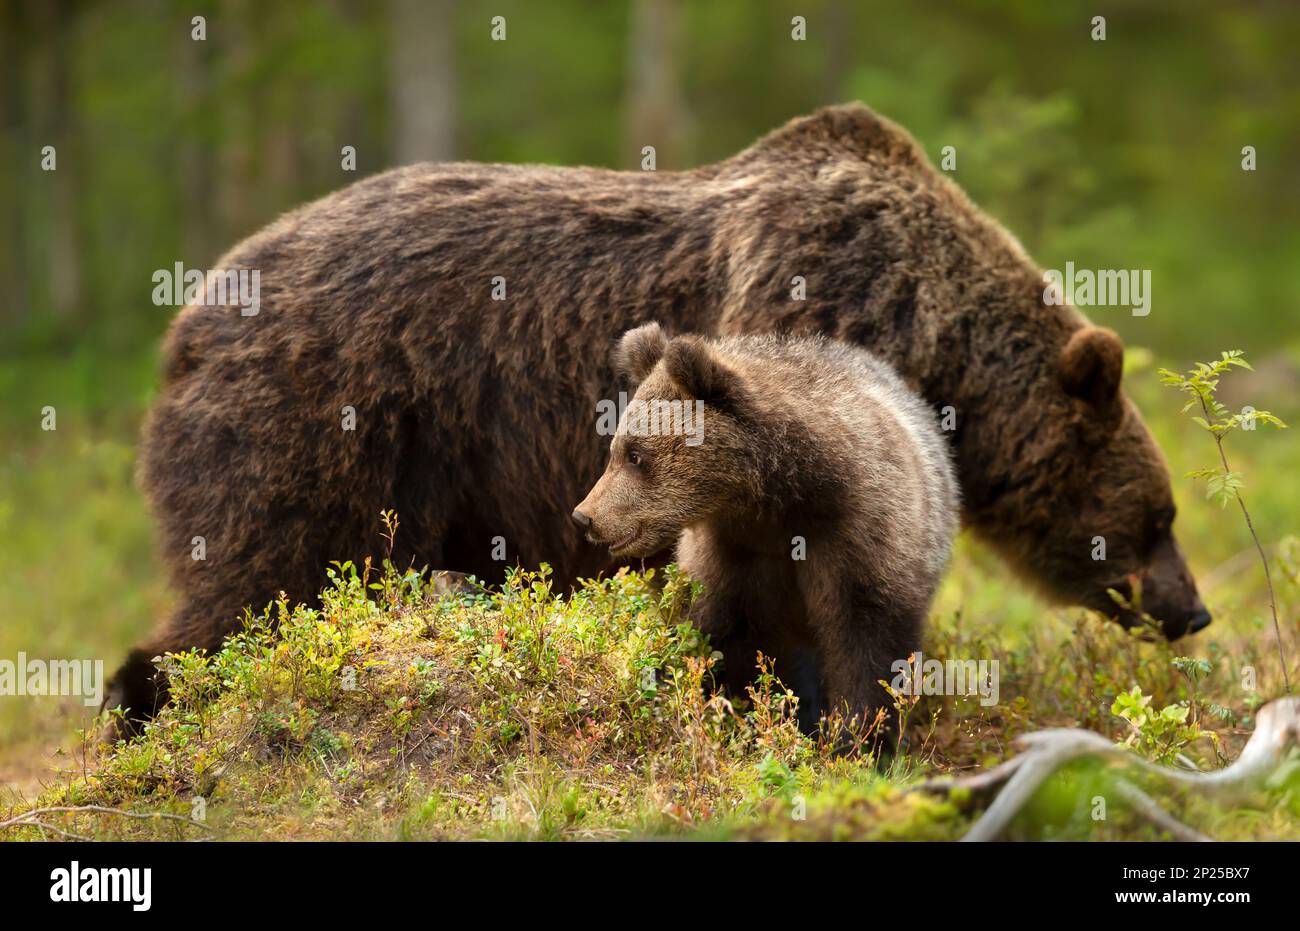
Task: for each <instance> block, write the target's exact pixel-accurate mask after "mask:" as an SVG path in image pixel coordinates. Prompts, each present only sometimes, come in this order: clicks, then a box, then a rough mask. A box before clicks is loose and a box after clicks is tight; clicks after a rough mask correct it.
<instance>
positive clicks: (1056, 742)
mask: <svg viewBox="0 0 1300 931" xmlns="http://www.w3.org/2000/svg"><path fill="white" fill-rule="evenodd" d="M1016 743H1017V744H1018V745H1019V746H1021V747H1024V752H1023V753H1021V754H1020V755H1019V756H1016V757H1013V758H1012V759H1010V760H1008V761H1007V762H1005V763H1002V764H1000V765H998V766H995V767H994V768H993V769H990V770H988V771H986V772H983V773H977V774H976V775H973V776H966V777H962V778H957V779H935V780H931V781H929V782H926V783H922V784H921V785H920V786H918V787H917V789H918V791H924V792H936V793H948V792H951V791H952V790H953V789H966V790H969V791H970V792H971V793H973V794H974V795H975V796H988V795H993V794H994V793H996V797H995V798H994V799H993V802H992V804H990V805H989V806H988V808H987V809H986V810H985V812H984V814H983V816H981V817H980V819H979V820H978V821H976V822H975V824H974V826H972V827H971V829H970V831H968V832H967V834H966V836H965V837H963V838H962V840H964V841H990V840H994V839H996V838H997V837H999V836H1000V835H1001V834H1002V832H1003V831H1004V830H1006V827H1007V825H1008V824H1009V823H1010V822H1011V819H1012V818H1014V817H1015V816H1016V814H1017V813H1018V812H1019V811H1020V810H1021V809H1022V808H1024V806H1025V805H1026V804H1027V803H1028V801H1029V799H1030V798H1031V797H1032V796H1033V794H1034V793H1035V792H1036V791H1037V790H1038V787H1039V786H1041V785H1042V784H1043V782H1044V781H1046V780H1047V779H1048V777H1050V776H1051V775H1052V774H1053V773H1055V772H1056V771H1057V770H1059V769H1061V768H1062V767H1063V766H1065V765H1066V764H1068V763H1070V762H1073V761H1074V760H1078V759H1082V758H1085V757H1091V758H1093V759H1101V760H1108V761H1113V762H1116V763H1119V764H1121V765H1123V766H1127V767H1131V768H1133V769H1136V770H1141V771H1145V772H1147V773H1151V774H1154V775H1156V776H1158V777H1160V778H1162V779H1167V780H1169V781H1171V782H1177V783H1182V784H1183V785H1187V786H1194V787H1196V789H1197V790H1198V791H1199V792H1201V793H1203V794H1207V795H1213V796H1215V797H1218V798H1222V799H1231V798H1234V797H1239V796H1241V795H1243V794H1245V793H1248V792H1251V791H1253V790H1254V789H1256V788H1258V787H1259V786H1260V785H1261V784H1262V783H1263V782H1264V781H1265V780H1267V779H1268V777H1269V776H1270V775H1272V774H1273V772H1274V771H1276V770H1277V768H1278V767H1279V766H1280V765H1281V763H1282V762H1283V760H1284V759H1285V757H1286V755H1287V754H1288V752H1289V751H1290V750H1292V749H1293V748H1296V747H1298V746H1300V697H1294V696H1289V697H1287V698H1281V699H1278V700H1277V701H1273V702H1270V703H1269V704H1267V705H1265V706H1264V707H1263V708H1261V709H1259V713H1258V714H1257V715H1256V719H1255V733H1253V734H1251V736H1250V740H1248V741H1247V742H1246V746H1245V747H1244V748H1243V749H1242V751H1241V756H1239V757H1238V758H1237V759H1236V761H1235V762H1234V763H1232V764H1231V765H1229V766H1227V767H1224V768H1223V769H1220V770H1216V771H1215V772H1210V773H1199V772H1188V771H1185V770H1179V769H1170V768H1168V767H1165V766H1157V765H1156V764H1154V763H1149V762H1147V761H1146V760H1144V759H1142V758H1141V757H1138V756H1136V755H1135V754H1133V753H1131V752H1130V751H1128V750H1126V749H1125V748H1123V747H1121V746H1118V745H1116V744H1114V743H1112V742H1111V741H1109V740H1108V739H1106V738H1105V737H1102V736H1101V735H1100V734H1094V733H1093V732H1092V731H1085V730H1079V729H1076V728H1051V729H1048V730H1043V731H1037V732H1035V733H1033V734H1025V735H1024V736H1023V737H1020V738H1019V739H1018V740H1017V741H1016ZM999 789H1000V790H1001V791H999ZM1118 793H1119V795H1120V796H1121V798H1123V799H1124V800H1125V801H1126V802H1127V803H1128V804H1129V805H1130V806H1131V807H1132V808H1133V810H1134V811H1136V812H1137V813H1138V814H1139V815H1141V816H1142V817H1144V818H1146V819H1147V820H1149V821H1151V822H1153V823H1154V824H1156V825H1157V826H1159V827H1160V828H1162V829H1164V830H1166V831H1168V832H1169V833H1170V834H1171V835H1173V836H1174V837H1176V838H1178V839H1179V840H1189V841H1190V840H1197V841H1205V840H1211V838H1209V837H1206V836H1205V835H1204V834H1201V833H1200V832H1198V831H1195V830H1193V829H1192V828H1189V827H1187V826H1186V825H1184V824H1182V823H1181V822H1179V821H1178V820H1177V819H1175V818H1174V817H1173V816H1172V815H1170V814H1168V813H1167V812H1165V811H1164V810H1163V809H1161V808H1160V806H1159V805H1157V804H1156V803H1155V802H1154V801H1153V800H1152V799H1151V798H1150V797H1149V796H1148V795H1146V793H1144V792H1142V791H1141V790H1140V789H1138V788H1137V787H1136V786H1134V785H1133V784H1132V783H1131V782H1128V781H1126V780H1124V779H1122V778H1121V779H1120V780H1119V782H1118Z"/></svg>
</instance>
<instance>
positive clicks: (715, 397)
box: [664, 336, 743, 412]
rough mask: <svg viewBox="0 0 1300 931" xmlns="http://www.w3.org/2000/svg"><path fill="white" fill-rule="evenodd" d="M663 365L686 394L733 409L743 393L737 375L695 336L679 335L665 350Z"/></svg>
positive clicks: (669, 375) (713, 404)
mask: <svg viewBox="0 0 1300 931" xmlns="http://www.w3.org/2000/svg"><path fill="white" fill-rule="evenodd" d="M664 369H665V371H667V373H668V377H669V378H671V379H672V381H673V384H675V385H676V386H677V387H678V388H680V389H681V390H682V391H683V392H685V394H686V395H687V396H688V397H690V398H694V399H696V400H699V401H703V402H704V403H706V404H711V405H712V406H714V407H718V408H724V409H728V410H731V411H733V412H734V411H735V410H736V409H737V407H738V405H739V402H740V399H741V397H742V395H743V389H742V387H741V384H740V377H739V376H738V375H737V374H736V373H735V372H733V371H731V369H729V368H727V367H726V366H725V365H723V364H722V362H721V361H720V360H719V359H718V357H717V356H716V355H715V354H714V352H713V350H712V349H710V348H709V346H708V344H706V343H705V342H704V340H702V339H700V338H699V337H698V336H679V337H677V338H676V339H674V340H673V341H672V342H670V343H669V344H668V348H667V349H665V350H664Z"/></svg>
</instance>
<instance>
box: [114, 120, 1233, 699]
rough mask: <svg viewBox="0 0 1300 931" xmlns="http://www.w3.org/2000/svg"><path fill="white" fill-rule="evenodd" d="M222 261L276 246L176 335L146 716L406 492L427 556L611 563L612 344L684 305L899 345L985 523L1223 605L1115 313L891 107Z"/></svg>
mask: <svg viewBox="0 0 1300 931" xmlns="http://www.w3.org/2000/svg"><path fill="white" fill-rule="evenodd" d="M218 269H219V270H221V271H225V272H229V271H233V270H241V269H245V270H257V271H258V272H259V273H260V295H259V298H260V300H259V304H258V307H257V308H256V309H257V312H256V313H255V314H253V313H249V309H247V308H245V309H243V310H241V308H239V307H236V306H201V305H192V306H187V307H186V308H185V309H184V310H183V311H182V312H181V313H180V314H179V315H178V316H177V318H176V320H175V322H174V323H173V324H172V327H171V330H170V332H169V334H168V337H167V343H166V350H165V363H164V383H163V386H162V389H161V392H160V394H159V397H158V399H157V401H156V403H155V405H154V407H153V410H152V412H151V414H150V417H149V419H148V422H147V424H146V426H145V430H144V438H143V444H142V466H141V475H142V482H143V486H144V489H145V491H146V493H147V494H148V496H149V498H150V500H151V502H152V505H153V509H154V511H155V514H156V515H157V518H158V523H159V530H160V540H159V542H160V550H161V554H162V557H163V560H164V562H165V563H166V565H167V566H168V568H169V570H170V574H171V577H172V582H173V584H174V586H175V589H176V591H177V594H178V596H179V604H178V606H177V608H176V611H175V614H174V615H173V616H172V618H171V620H170V622H169V623H168V624H167V625H166V627H165V628H164V629H163V630H162V631H161V632H160V633H159V634H158V636H157V637H156V638H154V639H153V640H152V641H151V642H149V643H147V644H146V645H144V646H142V647H140V648H139V649H137V650H135V651H133V652H132V653H131V654H130V656H129V657H128V659H127V661H126V663H125V665H124V666H123V667H122V668H121V670H119V672H118V674H117V676H116V677H115V679H114V683H113V687H112V688H111V689H110V691H109V697H108V702H107V704H108V705H109V707H113V706H115V705H116V704H117V703H119V702H120V703H121V704H122V705H124V706H126V707H129V708H130V709H131V714H132V716H136V717H138V716H143V715H148V714H149V713H150V712H151V711H152V709H153V708H154V706H155V704H156V702H158V701H159V700H161V699H162V698H163V697H164V694H165V693H164V692H161V691H160V688H162V687H163V686H160V684H158V683H157V681H156V679H155V674H154V673H155V670H154V667H153V665H152V663H151V662H150V658H151V657H153V656H155V655H157V654H158V653H160V652H163V651H166V650H180V649H183V648H186V647H204V648H207V649H213V648H215V647H217V646H218V645H219V644H220V643H221V640H222V638H223V637H225V636H226V635H227V634H228V633H230V632H231V630H232V629H234V628H235V627H236V626H237V623H238V621H237V618H238V617H239V615H240V612H241V609H242V608H243V606H245V605H248V604H252V605H257V606H260V605H263V604H265V603H266V602H267V601H268V600H270V599H271V598H273V597H274V596H275V595H276V593H277V592H280V591H282V590H283V591H285V592H287V593H288V594H289V595H290V596H291V597H293V598H299V599H311V598H312V597H314V594H315V592H316V591H317V590H318V588H319V587H320V586H321V584H322V582H323V579H324V576H323V570H324V568H325V567H326V566H327V564H328V563H329V561H331V560H335V559H347V558H356V557H357V556H359V555H361V554H364V553H368V552H376V551H377V548H378V547H379V546H380V540H379V539H378V537H377V531H378V520H377V517H378V514H379V512H380V510H381V509H383V508H395V509H396V510H397V511H398V512H399V514H400V516H401V520H402V530H401V532H400V534H399V536H398V540H397V551H396V552H395V554H394V556H395V558H396V559H397V560H400V561H402V562H405V561H406V560H414V561H415V563H416V565H417V566H419V565H429V566H434V567H442V568H448V569H455V570H460V571H463V572H472V573H474V574H476V575H478V576H480V577H483V578H487V579H492V578H497V577H499V576H500V575H501V572H502V569H503V567H504V566H505V565H507V564H513V563H515V562H519V563H522V564H524V565H533V564H536V563H539V562H541V561H547V562H549V563H550V564H551V565H552V566H553V567H554V568H555V575H556V578H557V579H558V580H559V581H560V582H561V583H564V582H567V581H569V580H572V579H574V578H576V577H578V576H579V575H594V574H595V573H597V572H599V571H601V570H602V569H607V568H609V567H610V557H609V554H608V552H607V551H605V550H602V549H600V548H598V547H595V546H593V545H592V544H589V543H587V542H585V541H584V540H583V538H582V536H581V534H579V533H578V532H577V530H576V528H574V527H573V526H572V525H571V523H570V521H569V513H570V511H571V510H572V508H573V502H575V501H577V500H579V499H580V498H581V497H582V495H583V493H584V492H585V491H586V489H587V488H589V487H590V486H591V485H592V483H593V482H595V480H596V479H597V478H598V477H599V476H600V474H601V471H602V467H603V465H604V458H605V456H606V454H607V447H608V442H609V440H608V437H607V436H602V435H600V434H599V433H598V431H597V429H596V425H597V422H598V418H597V413H596V408H597V403H598V402H599V401H600V400H602V399H609V398H612V397H614V396H615V393H616V391H617V389H618V386H617V384H616V381H615V375H614V371H613V368H612V365H611V363H610V348H611V346H612V345H613V342H614V340H615V339H616V338H617V336H618V335H619V334H621V333H623V332H624V331H626V330H628V329H630V328H632V327H634V326H636V325H638V324H640V323H644V322H648V321H652V320H655V321H660V322H661V323H663V324H665V325H666V326H667V327H669V328H670V330H674V331H693V332H698V333H711V334H733V333H761V332H789V333H793V334H809V333H821V334H825V335H827V336H831V337H836V338H839V339H843V340H847V341H850V342H854V343H859V344H861V345H863V346H866V347H869V348H870V349H871V350H873V351H874V352H875V353H876V354H878V355H880V356H881V357H883V358H884V359H886V360H887V361H888V362H890V363H892V365H893V366H894V367H895V368H896V369H897V370H898V371H899V372H900V373H901V374H902V376H903V377H904V378H905V379H906V380H907V382H908V383H909V384H910V385H911V386H912V387H913V388H914V389H915V390H917V391H919V392H920V394H921V395H922V396H923V397H924V398H925V399H926V400H927V401H929V402H930V403H931V404H932V405H934V406H935V407H936V408H940V409H941V408H944V407H951V408H952V413H953V414H954V415H955V419H956V428H955V430H954V431H953V432H952V433H951V435H950V441H951V445H952V451H953V456H954V462H955V464H956V467H957V473H958V477H959V480H960V483H961V488H962V504H963V520H964V522H965V523H966V524H967V525H968V526H970V527H972V528H974V530H975V531H976V532H977V533H978V534H980V535H981V536H982V537H983V538H985V539H986V540H988V541H990V542H991V543H992V544H993V545H994V546H995V547H996V548H997V549H998V550H999V551H1000V552H1001V553H1002V554H1003V555H1004V556H1005V557H1006V559H1007V560H1008V561H1009V562H1010V563H1011V564H1012V565H1013V566H1015V567H1016V568H1017V569H1018V570H1019V571H1020V572H1022V573H1023V574H1024V575H1025V576H1026V577H1027V578H1029V579H1030V580H1032V581H1034V582H1036V583H1037V584H1038V586H1039V588H1041V589H1042V590H1043V591H1045V592H1046V593H1048V594H1049V595H1051V596H1052V597H1054V598H1056V599H1058V600H1060V601H1063V602H1067V603H1075V604H1083V605H1088V606H1091V607H1094V608H1097V609H1099V610H1101V611H1106V612H1109V613H1115V608H1114V604H1113V602H1112V600H1111V598H1110V597H1109V596H1108V595H1107V594H1106V589H1107V588H1109V587H1113V588H1116V589H1119V590H1121V591H1127V590H1128V589H1129V584H1130V582H1129V580H1130V578H1134V577H1140V578H1141V579H1142V597H1143V600H1144V605H1145V607H1146V609H1147V610H1148V611H1149V612H1150V613H1152V614H1153V615H1154V616H1156V617H1158V618H1160V619H1161V620H1162V621H1163V623H1164V630H1165V633H1166V634H1167V635H1168V636H1170V637H1177V636H1180V635H1181V634H1183V633H1184V632H1185V631H1187V630H1188V629H1189V628H1190V629H1196V628H1197V627H1199V626H1204V624H1205V623H1208V621H1209V615H1208V614H1207V613H1206V612H1205V609H1204V607H1203V606H1202V604H1201V601H1200V599H1199V597H1198V596H1197V593H1196V588H1195V585H1194V583H1193V581H1192V578H1191V576H1190V574H1189V573H1188V570H1187V568H1186V565H1185V564H1184V562H1183V559H1182V556H1181V554H1180V553H1179V551H1178V548H1177V545H1176V543H1175V542H1174V538H1173V536H1172V534H1171V523H1172V520H1173V516H1174V513H1173V500H1172V496H1171V493H1170V487H1169V477H1168V471H1167V469H1166V467H1165V464H1164V461H1163V459H1162V457H1161V455H1160V452H1159V450H1158V449H1157V447H1156V445H1155V443H1154V442H1153V440H1152V439H1151V436H1150V434H1149V433H1148V432H1147V429H1146V427H1145V425H1144V424H1143V422H1142V420H1141V418H1140V416H1139V415H1138V413H1137V411H1136V410H1135V409H1134V408H1133V406H1132V404H1130V403H1129V401H1128V400H1127V399H1126V398H1125V397H1124V395H1123V393H1122V392H1121V390H1120V385H1119V381H1120V369H1121V346H1120V344H1119V341H1118V340H1117V339H1116V337H1115V335H1114V334H1113V333H1111V332H1110V331H1108V330H1103V329H1099V328H1095V327H1092V326H1090V325H1089V324H1088V323H1087V321H1086V320H1084V318H1083V317H1082V316H1081V315H1080V314H1079V313H1078V312H1076V311H1075V310H1074V309H1072V308H1069V307H1062V306H1055V305H1046V304H1045V303H1044V299H1043V296H1044V282H1043V277H1042V275H1041V273H1040V271H1039V270H1038V269H1037V268H1036V267H1035V266H1034V264H1033V262H1032V261H1031V260H1030V259H1029V258H1028V256H1026V255H1025V253H1024V251H1023V250H1022V249H1021V248H1020V246H1019V244H1018V243H1017V242H1016V241H1015V239H1014V238H1012V237H1011V236H1010V235H1008V234H1007V233H1006V232H1005V231H1004V230H1003V229H1002V228H1001V227H1000V226H999V225H998V224H997V223H995V222H994V221H992V220H991V219H989V218H988V217H986V216H985V215H984V214H982V213H981V212H980V211H979V210H978V209H976V208H975V207H974V206H973V205H972V204H971V203H970V201H969V200H968V199H967V198H966V197H965V195H964V194H962V192H961V191H960V190H959V189H958V188H957V187H956V186H955V185H954V184H953V183H952V182H950V181H949V180H948V179H947V178H946V177H945V176H943V175H942V174H940V173H939V172H937V171H936V170H935V169H934V168H933V167H932V166H931V165H930V164H929V162H928V161H927V160H926V158H925V156H924V154H923V153H922V151H921V149H920V148H919V147H918V146H917V144H916V143H915V142H914V141H913V140H912V139H911V137H910V136H909V135H908V134H907V133H906V132H905V131H904V130H902V129H900V128H899V127H897V126H895V125H894V124H893V123H891V122H889V121H887V120H885V119H883V118H881V117H879V116H877V115H876V114H875V113H873V112H871V111H870V110H868V109H867V108H865V107H863V106H860V105H849V106H842V107H832V108H828V109H824V110H820V111H818V112H817V113H815V114H813V115H811V116H808V117H805V118H801V119H796V120H794V121H792V122H790V123H788V124H787V125H785V126H784V127H782V128H781V129H778V130H776V131H775V132H773V133H771V134H770V135H768V136H766V137H765V138H763V139H761V140H759V141H758V142H757V143H756V144H755V145H753V146H752V147H750V148H749V149H746V150H745V151H743V152H741V153H740V154H738V155H736V156H735V157H733V158H730V159H727V160H726V161H723V162H719V163H718V164H715V165H709V166H706V167H703V168H697V169H694V170H692V171H684V172H615V171H604V170H598V169H590V168H553V167H545V166H503V165H478V164H468V163H461V164H425V165H414V166H410V167H407V168H400V169H397V170H394V171H390V172H387V173H385V174H381V175H377V176H375V177H372V178H368V179H366V180H364V181H360V182H358V183H356V184H354V185H352V186H351V187H348V188H345V189H344V190H342V191H338V192H337V193H334V194H331V195H330V196H328V197H325V198H323V199H321V200H319V201H316V202H315V203H313V204H309V205H307V206H305V207H303V208H301V209H299V210H296V211H294V212H293V213H290V214H288V215H286V216H284V217H282V218H280V219H279V220H277V221H276V222H275V223H272V224H271V225H270V226H269V227H267V228H266V229H264V230H263V231H261V232H259V233H257V234H256V235H254V236H252V237H250V238H249V239H247V240H245V241H244V242H242V243H240V244H239V245H238V246H237V247H235V249H233V250H232V251H231V252H230V253H228V254H227V255H226V256H225V257H223V258H222V259H221V261H220V262H219V263H218ZM1096 537H1104V538H1105V543H1106V559H1105V560H1094V559H1093V558H1092V553H1093V551H1094V547H1095V538H1096ZM196 538H202V539H201V540H196ZM502 555H504V557H505V560H504V561H503V560H501V559H500V558H499V557H501V556H502ZM197 556H202V557H203V558H196V557H197ZM1121 620H1123V621H1125V622H1131V621H1132V619H1131V618H1129V617H1126V616H1122V617H1121Z"/></svg>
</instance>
